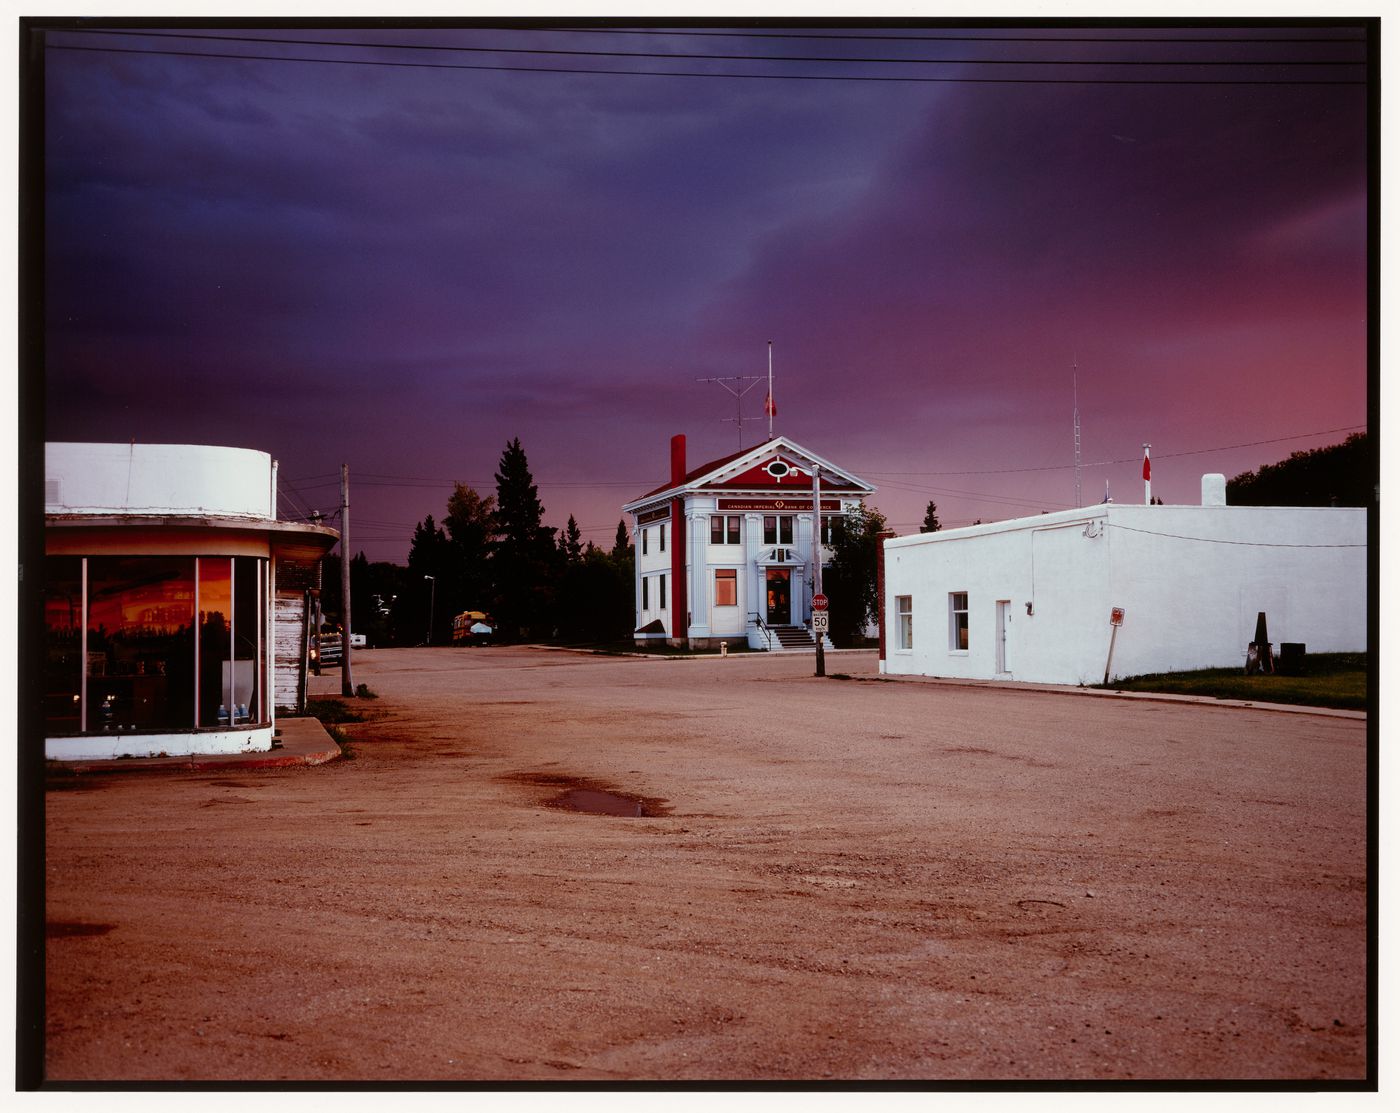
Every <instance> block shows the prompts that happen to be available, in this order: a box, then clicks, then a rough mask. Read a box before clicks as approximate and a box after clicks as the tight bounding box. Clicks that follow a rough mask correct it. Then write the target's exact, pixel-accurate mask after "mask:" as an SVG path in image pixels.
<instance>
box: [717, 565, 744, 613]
mask: <svg viewBox="0 0 1400 1113" xmlns="http://www.w3.org/2000/svg"><path fill="white" fill-rule="evenodd" d="M721 582H724V583H726V584H728V585H730V592H731V594H732V596H733V597H732V598H731V599H729V600H728V601H724V600H722V599H720V591H719V585H720V583H721ZM714 598H715V603H714V605H715V606H716V607H737V606H738V605H739V569H737V568H716V569H715V575H714Z"/></svg>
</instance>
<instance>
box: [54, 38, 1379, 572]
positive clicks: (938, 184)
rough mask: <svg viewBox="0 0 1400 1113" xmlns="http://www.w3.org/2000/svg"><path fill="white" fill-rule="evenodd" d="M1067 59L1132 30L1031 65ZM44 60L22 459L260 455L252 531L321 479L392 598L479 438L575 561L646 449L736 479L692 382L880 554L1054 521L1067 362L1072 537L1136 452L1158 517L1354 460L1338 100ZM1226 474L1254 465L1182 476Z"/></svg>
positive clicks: (531, 58)
mask: <svg viewBox="0 0 1400 1113" xmlns="http://www.w3.org/2000/svg"><path fill="white" fill-rule="evenodd" d="M767 30H768V31H769V32H770V33H771V32H772V31H773V30H775V29H773V28H768V29H767ZM878 30H879V32H880V33H881V34H886V35H888V34H891V33H898V32H892V31H891V29H890V28H887V27H886V28H880V29H878ZM206 33H207V32H206ZM220 33H221V34H224V35H229V36H234V35H237V36H249V35H257V36H262V37H282V38H300V39H322V40H355V41H358V42H375V43H389V42H397V43H418V44H433V45H457V46H482V45H491V46H497V47H500V46H509V47H517V48H533V49H537V50H538V49H546V48H548V49H562V50H591V51H600V50H623V51H647V52H652V53H658V52H667V51H669V52H689V53H696V52H706V53H711V54H713V53H726V54H738V53H746V54H779V53H786V54H800V55H808V56H812V55H822V56H831V55H838V54H839V55H843V56H851V55H858V56H863V57H924V58H954V59H957V58H961V59H964V60H976V59H983V60H985V59H1018V58H1019V59H1026V58H1038V59H1056V60H1085V59H1097V60H1101V61H1102V60H1109V59H1114V60H1120V61H1129V60H1131V61H1137V62H1142V61H1149V60H1164V59H1190V60H1193V61H1206V60H1220V61H1234V62H1237V63H1238V62H1244V61H1259V60H1290V61H1295V62H1301V61H1331V60H1338V59H1345V60H1361V59H1363V58H1364V57H1365V54H1364V48H1363V47H1361V46H1359V45H1356V46H1352V45H1341V46H1339V45H1326V44H1316V43H1289V44H1283V43H1277V42H1275V43H1248V44H1236V45H1227V46H1222V45H1218V44H1212V45H1204V44H1190V43H1187V44H1182V43H1166V42H1147V43H1132V44H1122V43H1120V44H1105V43H1080V44H1073V45H1072V44H1067V43H1060V44H1054V43H1046V42H969V43H954V44H949V43H940V42H930V41H923V42H891V41H883V40H866V41H854V40H852V41H842V40H834V39H817V40H807V41H801V40H791V39H771V38H707V37H674V38H666V37H658V36H635V35H598V34H588V35H585V34H568V33H557V32H543V31H530V32H503V31H489V30H483V29H469V30H461V29H458V30H426V29H417V30H395V31H376V32H370V31H365V30H345V29H341V30H326V29H324V28H322V29H309V28H302V29H294V30H289V29H287V28H277V29H275V30H260V29H258V28H256V27H251V26H245V27H240V28H235V29H226V30H225V31H223V32H220ZM848 33H850V32H848ZM931 33H936V29H930V28H923V29H918V30H911V31H909V32H908V34H910V35H912V34H925V35H927V34H931ZM956 33H957V34H959V35H965V36H966V35H974V34H977V33H978V32H977V31H976V30H974V29H966V28H960V29H958V30H957V31H956ZM984 33H990V34H995V35H1003V36H1005V35H1019V36H1025V35H1028V34H1033V32H1029V31H1026V30H1023V29H1018V28H1014V27H1010V26H999V27H995V28H992V29H990V31H989V32H984ZM1104 34H1108V35H1115V36H1119V37H1124V36H1133V37H1144V36H1150V35H1153V34H1154V33H1153V32H1150V31H1147V30H1144V29H1143V28H1140V27H1136V28H1116V29H1109V30H1107V31H1104V30H1102V29H1096V28H1092V27H1089V28H1084V27H1081V28H1076V29H1074V30H1066V31H1057V32H1044V33H1042V38H1052V37H1065V36H1070V35H1076V36H1082V37H1089V36H1094V35H1104ZM1156 34H1158V35H1160V36H1161V37H1168V36H1173V37H1181V36H1183V35H1195V36H1204V37H1212V38H1219V37H1222V36H1239V35H1242V34H1248V35H1249V36H1251V37H1254V38H1263V37H1290V38H1298V37H1331V38H1350V39H1356V38H1359V37H1360V36H1361V35H1362V34H1363V29H1361V28H1345V27H1332V28H1325V29H1306V28H1305V29H1299V28H1291V29H1279V30H1273V31H1269V30H1260V29H1258V28H1255V29H1252V30H1250V31H1248V32H1241V31H1238V30H1231V29H1228V28H1223V27H1205V28H1202V29H1199V30H1194V31H1191V30H1187V31H1183V30H1181V29H1175V30H1172V31H1169V32H1160V33H1156ZM65 44H66V45H73V46H78V45H81V46H103V47H108V48H116V49H122V50H131V49H159V50H186V51H203V52H222V53H234V52H237V53H245V54H247V53H253V52H255V51H256V52H258V53H261V54H281V55H294V56H297V57H323V58H354V59H360V60H367V59H375V60H380V61H400V62H402V61H412V62H420V63H421V62H432V63H436V64H446V65H509V66H572V67H586V68H595V69H602V68H613V69H617V68H628V67H631V68H642V69H661V68H671V69H682V70H687V71H690V72H700V71H709V72H719V71H722V70H727V71H728V72H746V73H758V72H766V73H778V72H781V73H785V74H797V73H803V74H814V73H840V74H843V75H848V76H874V75H878V76H882V77H890V76H913V75H918V76H924V77H927V76H940V77H961V78H965V79H966V78H979V79H980V78H987V77H996V78H1009V77H1015V78H1020V79H1024V78H1053V79H1057V80H1058V81H1060V82H1064V81H1065V80H1066V79H1069V78H1080V79H1083V78H1096V79H1100V78H1115V79H1119V80H1122V79H1133V80H1143V79H1146V78H1158V79H1162V78H1165V79H1172V80H1179V79H1181V78H1183V77H1194V78H1201V77H1204V78H1206V79H1209V80H1213V81H1238V80H1253V81H1259V80H1265V79H1270V78H1274V79H1276V78H1287V79H1291V80H1295V81H1322V80H1337V79H1341V80H1352V81H1364V80H1365V77H1366V70H1365V67H1364V66H1345V67H1342V66H1337V67H1331V66H1306V67H1305V66H1301V65H1298V66H1291V67H1259V66H1243V65H1233V66H1224V67H1220V66H1217V67H1198V68H1193V69H1189V70H1188V69H1184V68H1175V67H1155V66H1154V67H1142V66H1133V67H1126V66H1125V67H1107V66H1097V67H1093V68H1085V67H1078V66H1075V67H1070V66H1054V67H1051V66H1039V67H1025V66H989V65H978V64H974V63H973V62H972V61H965V63H964V64H963V65H960V66H948V65H945V66H912V65H908V66H905V65H900V66H890V65H882V64H877V63H873V62H867V63H858V64H842V65H840V66H833V65H831V64H829V63H823V62H803V63H798V62H791V63H771V62H769V63H753V62H738V63H733V62H731V63H721V62H714V61H708V60H695V59H687V60H683V61H682V60H667V61H660V60H657V59H635V60H630V61H623V60H619V59H616V58H602V57H580V56H550V55H539V54H535V55H503V54H472V53H461V54H445V53H436V52H431V53H430V52H395V51H365V50H359V49H349V48H342V47H328V46H311V45H286V46H281V47H268V46H265V45H264V46H259V45H257V44H249V43H242V42H239V43H218V42H209V41H200V40H179V39H165V40H155V39H151V38H130V37H123V38H117V37H105V36H103V37H99V36H93V35H77V34H62V33H57V32H55V33H53V34H52V35H51V36H50V45H51V47H53V46H59V45H65ZM46 61H47V101H46V108H47V160H48V196H47V204H48V213H47V216H48V227H47V256H46V264H47V297H48V301H47V314H48V334H47V366H46V368H45V371H46V376H47V387H48V428H47V431H46V435H47V437H48V439H50V440H110V441H125V440H129V439H132V438H135V439H136V440H138V441H147V442H162V441H164V442H196V443H210V444H227V445H239V446H246V447H252V448H259V449H263V450H265V451H268V452H270V453H271V454H272V455H273V456H275V457H276V458H278V459H279V460H280V461H281V469H280V473H281V476H282V478H283V481H284V482H283V493H284V500H283V505H282V508H281V509H282V512H283V513H284V515H288V516H292V515H296V514H299V513H302V512H304V511H305V509H306V508H308V507H313V508H320V509H326V510H329V509H333V508H334V506H335V504H336V502H337V498H338V489H337V474H338V469H339V465H340V464H341V463H342V462H345V463H348V464H349V465H350V471H351V477H352V484H353V490H352V510H353V512H352V528H353V536H352V542H351V543H352V548H353V549H354V550H355V551H359V550H361V549H363V550H364V551H365V552H366V554H367V555H368V556H369V557H370V558H371V559H375V560H402V559H403V558H404V557H405V555H406V553H407V548H408V538H409V536H410V535H411V533H412V529H413V525H414V523H415V522H416V521H418V520H419V519H421V518H422V517H423V516H424V515H426V514H432V515H434V516H435V517H437V518H440V517H441V515H442V513H443V510H444V507H445V504H446V500H447V496H448V494H449V492H450V489H451V481H452V480H454V479H459V480H462V481H465V482H469V483H471V484H472V485H474V486H476V487H478V489H480V490H482V491H483V492H485V493H489V492H491V491H493V490H494V482H493V479H492V475H493V473H494V471H495V468H496V464H497V461H498V459H499V457H500V453H501V449H502V448H503V447H504V445H505V443H506V442H507V441H508V440H509V439H511V438H512V437H517V436H518V437H519V438H520V439H521V442H522V444H523V446H524V448H525V450H526V453H527V454H528V457H529V460H530V465H531V468H532V470H533V472H534V475H535V478H536V480H537V481H538V483H539V486H540V494H541V498H542V500H543V502H544V504H545V507H546V521H547V523H548V524H551V525H556V526H562V525H563V523H564V521H565V520H566V519H567V517H568V516H569V514H571V513H572V514H574V515H575V516H576V517H577V519H578V521H579V523H580V524H581V525H582V526H583V528H584V536H585V538H588V539H591V540H593V541H595V542H597V543H599V544H602V545H610V544H611V541H612V537H613V533H614V530H615V528H616V525H617V521H618V519H619V517H620V516H621V512H620V506H621V504H622V503H623V502H624V501H626V500H628V499H630V498H633V497H635V496H637V495H639V494H641V493H643V492H645V491H647V490H650V489H651V488H653V487H655V486H656V485H657V484H658V483H660V482H662V481H664V480H665V478H666V475H667V472H668V467H669V457H668V441H669V438H670V436H671V434H673V433H685V434H686V436H687V439H688V442H689V457H690V462H691V464H692V465H694V464H696V463H700V462H702V461H704V460H706V459H710V458H712V457H717V456H721V455H724V454H727V453H729V452H732V451H733V450H734V449H736V448H737V447H739V445H740V437H739V432H738V430H737V429H736V426H735V424H734V422H733V421H732V420H730V421H728V422H726V420H725V419H726V418H730V419H732V418H733V416H734V412H735V406H734V400H733V398H732V397H731V396H730V395H729V394H728V393H726V392H725V391H724V390H723V389H722V388H721V387H719V386H717V385H713V384H703V383H699V382H697V381H696V380H697V379H699V378H702V377H712V376H735V375H763V374H765V373H766V369H767V362H766V360H767V356H766V353H767V349H766V342H767V341H768V340H770V339H771V340H772V341H773V344H774V348H773V352H774V380H775V388H776V389H775V395H776V399H777V404H778V409H779V416H778V418H777V421H776V423H775V426H776V428H775V431H776V432H779V433H783V434H786V435H788V436H789V437H791V438H793V439H795V440H796V441H798V442H799V443H801V444H804V445H806V446H807V447H809V448H811V449H812V450H813V451H815V452H817V453H818V454H820V455H822V456H825V457H826V458H828V459H830V460H832V461H833V462H835V463H837V464H839V465H841V466H843V467H846V468H848V469H849V470H851V471H854V472H855V473H856V474H858V475H860V476H861V477H863V478H865V479H867V480H869V481H871V482H873V483H874V484H875V485H876V486H878V487H879V488H880V490H879V492H878V493H877V495H876V496H875V498H874V500H873V501H874V504H875V505H876V506H877V507H879V508H880V509H881V510H882V511H884V512H885V513H886V515H887V516H888V517H889V519H890V521H891V523H892V525H893V526H894V527H895V528H896V529H897V530H899V531H900V532H912V531H913V530H915V529H916V528H917V525H918V522H919V520H920V519H921V518H922V516H923V509H924V506H925V504H926V503H927V502H928V500H929V499H930V498H931V499H934V500H935V501H936V502H937V503H938V507H939V513H940V516H941V517H942V519H943V522H944V524H945V525H947V526H954V525H960V524H966V523H968V522H971V521H973V520H974V519H977V518H981V519H983V520H993V519H996V518H1005V517H1013V516H1019V515H1021V514H1033V513H1037V512H1039V511H1041V510H1054V509H1060V508H1064V507H1068V506H1072V505H1073V504H1074V470H1073V467H1072V465H1073V461H1074V454H1073V425H1072V419H1073V397H1072V390H1071V374H1072V370H1073V365H1074V363H1075V361H1076V360H1077V362H1078V368H1079V370H1078V382H1079V410H1080V416H1081V424H1082V430H1083V461H1084V463H1085V464H1086V465H1088V466H1086V467H1084V469H1083V472H1082V481H1083V486H1082V490H1083V500H1084V501H1085V502H1089V503H1093V502H1097V501H1098V500H1099V499H1100V498H1101V497H1102V496H1103V491H1104V484H1105V481H1107V482H1108V483H1109V484H1110V486H1111V490H1112V493H1113V496H1114V497H1115V499H1116V500H1118V501H1120V502H1122V501H1140V500H1141V498H1142V494H1143V490H1142V482H1141V478H1140V463H1139V461H1140V459H1141V452H1142V449H1141V446H1142V443H1143V442H1144V441H1150V442H1151V444H1152V446H1153V448H1152V452H1153V458H1154V467H1153V493H1154V494H1157V495H1160V496H1161V497H1163V498H1164V499H1166V501H1168V502H1195V501H1198V499H1199V481H1200V475H1201V473H1202V472H1206V471H1221V472H1224V473H1225V474H1226V475H1234V474H1236V473H1237V472H1239V471H1242V470H1245V469H1247V468H1254V467H1257V466H1258V465H1259V464H1261V463H1267V462H1271V461H1274V460H1277V459H1280V458H1282V457H1284V456H1286V455H1287V454H1288V453H1290V452H1292V451H1296V450H1298V449H1303V448H1311V447H1316V446H1318V445H1322V444H1329V443H1333V442H1335V441H1338V440H1341V439H1342V437H1344V436H1345V435H1346V431H1348V430H1351V429H1354V428H1360V427H1363V426H1364V425H1365V423H1366V420H1367V380H1366V354H1367V352H1366V324H1367V322H1366V291H1367V285H1366V282H1367V279H1366V248H1367V242H1368V239H1367V228H1366V186H1367V182H1366V170H1367V153H1368V152H1367V134H1366V108H1367V90H1366V88H1365V87H1364V85H1360V84H1350V85H1348V84H1331V85H1316V84H1315V85H1304V84H1266V85H1251V86H1246V85H1224V84H1194V85H1167V86H1163V85H1129V84H1116V85H1105V84H1092V85H1091V84H1065V83H1056V84H1044V83H1041V84H1008V83H983V82H982V81H963V82H956V83H953V82H950V83H936V84H935V83H923V84H916V83H900V82H857V81H843V82H827V81H790V80H784V81H769V80H718V79H701V78H687V77H653V76H593V75H580V74H555V73H522V72H490V71H472V70H448V69H415V68H393V67H385V66H342V65H324V64H313V63H305V62H291V61H283V62H267V61H241V60H229V59H217V58H208V57H158V56H152V55H146V54H130V53H113V52H105V51H104V52H78V51H69V50H59V49H50V50H49V52H48V54H47V59H46ZM763 389H764V388H763V387H762V386H759V387H757V388H756V389H754V390H752V391H751V392H750V393H749V394H748V395H747V396H746V397H745V398H744V405H745V408H744V416H745V417H746V418H750V419H752V420H751V421H745V423H744V425H743V443H744V444H746V445H751V444H754V443H757V442H758V440H760V439H762V437H763V436H764V435H765V434H766V425H765V424H764V423H763V422H762V421H761V420H760V417H761V414H762V403H763ZM1299 434H1308V435H1305V436H1301V435H1299ZM1284 438H1288V439H1284ZM1252 442H1271V443H1260V444H1255V445H1254V446H1253V447H1248V448H1234V449H1228V450H1227V449H1225V448H1224V446H1231V445H1241V444H1248V443H1252ZM1202 450H1211V451H1202ZM1103 461H1126V462H1117V463H1112V464H1108V465H1103V463H1102V462H1103ZM386 477H392V478H386Z"/></svg>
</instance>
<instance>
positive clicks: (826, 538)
mask: <svg viewBox="0 0 1400 1113" xmlns="http://www.w3.org/2000/svg"><path fill="white" fill-rule="evenodd" d="M836 522H837V518H836V516H835V515H829V516H826V517H823V518H822V544H823V545H828V546H829V545H832V544H834V542H833V541H832V537H831V535H832V531H833V530H835V528H836Z"/></svg>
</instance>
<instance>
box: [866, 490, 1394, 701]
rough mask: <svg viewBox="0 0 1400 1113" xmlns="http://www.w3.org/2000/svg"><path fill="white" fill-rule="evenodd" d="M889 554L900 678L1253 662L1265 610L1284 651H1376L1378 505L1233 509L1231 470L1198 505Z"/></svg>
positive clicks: (886, 663) (964, 537)
mask: <svg viewBox="0 0 1400 1113" xmlns="http://www.w3.org/2000/svg"><path fill="white" fill-rule="evenodd" d="M883 561H884V564H883V587H882V593H881V598H882V618H883V620H884V621H883V630H882V642H881V646H882V648H881V655H880V656H881V663H880V668H881V671H882V672H886V673H891V674H906V675H909V674H913V675H925V676H945V677H967V678H982V679H991V678H996V677H1001V678H1005V679H1008V680H1012V679H1014V680H1023V681H1033V682H1039V683H1049V684H1097V683H1102V682H1103V680H1104V673H1105V670H1106V669H1107V670H1108V672H1109V674H1110V676H1111V677H1126V676H1136V675H1141V674H1143V673H1154V672H1167V671H1178V670H1185V669H1196V668H1224V667H1231V666H1235V665H1239V666H1243V664H1244V661H1245V653H1246V649H1247V647H1248V645H1249V643H1250V642H1251V641H1253V639H1254V630H1255V623H1256V621H1257V618H1258V615H1259V612H1261V611H1262V612H1264V613H1265V614H1266V615H1267V621H1268V633H1269V640H1270V641H1271V642H1272V643H1273V645H1274V647H1275V651H1277V648H1278V646H1279V645H1280V644H1281V643H1283V642H1300V643H1303V644H1304V645H1306V647H1307V652H1309V653H1318V652H1324V653H1325V652H1350V651H1363V650H1365V649H1366V647H1367V598H1366V511H1365V510H1364V509H1361V508H1347V507H1271V506H1227V505H1225V478H1224V476H1221V475H1210V476H1206V477H1204V479H1203V480H1202V505H1200V506H1127V505H1117V504H1106V505H1099V506H1095V507H1088V508H1083V509H1079V510H1065V511H1060V512H1058V513H1054V514H1044V515H1040V516H1039V517H1034V518H1017V519H1013V520H1010V521H1004V522H990V523H987V524H985V525H978V526H970V527H967V528H965V529H956V530H948V531H945V532H940V533H928V534H919V535H915V536H911V537H895V538H889V539H887V540H886V541H885V543H884V549H883ZM1115 608H1117V609H1120V610H1121V611H1122V614H1121V616H1120V617H1121V624H1120V625H1119V626H1118V627H1117V634H1116V637H1115V636H1113V629H1114V627H1113V625H1112V624H1111V620H1112V616H1113V612H1114V610H1115ZM1110 644H1112V663H1111V665H1110V663H1109V650H1110Z"/></svg>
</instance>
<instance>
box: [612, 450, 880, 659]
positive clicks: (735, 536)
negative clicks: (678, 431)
mask: <svg viewBox="0 0 1400 1113" xmlns="http://www.w3.org/2000/svg"><path fill="white" fill-rule="evenodd" d="M816 484H819V488H818V487H817V486H816ZM874 492H875V488H874V487H872V486H871V485H870V484H868V483H866V482H865V481H864V480H862V479H860V478H859V477H857V476H855V475H852V474H851V473H850V472H848V471H846V470H845V469H843V468H840V467H838V466H836V465H835V464H833V463H831V462H830V461H829V460H824V459H822V458H821V457H820V456H818V455H816V454H815V453H813V452H809V451H808V450H807V449H805V448H803V447H802V446H801V445H798V444H795V443H794V442H792V441H790V440H788V439H787V438H786V437H774V438H772V439H771V440H768V441H766V442H765V443H763V444H760V445H757V446H755V447H753V448H746V449H743V450H741V451H739V452H735V453H732V454H731V455H729V456H725V457H722V458H721V459H718V460H711V461H710V462H709V463H706V464H702V465H700V466H699V467H698V468H693V469H688V468H687V466H686V459H685V437H684V436H683V435H678V436H675V437H672V438H671V478H670V481H669V482H668V483H665V484H663V485H662V486H660V487H658V488H656V490H654V491H650V492H648V493H647V494H645V495H643V496H641V497H640V498H638V499H634V500H633V501H631V502H629V503H627V504H626V505H625V506H623V508H622V509H623V511H624V512H626V513H628V514H630V515H631V516H632V541H633V545H634V546H635V548H634V553H635V556H636V562H635V563H636V625H635V630H636V634H635V640H636V641H637V643H638V644H639V645H645V644H647V643H649V642H653V641H665V642H667V643H669V644H671V645H674V646H689V647H690V648H695V649H704V648H715V647H717V646H719V645H720V644H730V645H738V644H741V643H745V642H746V643H747V644H748V645H749V646H750V647H751V648H753V649H769V650H777V649H781V648H784V647H789V648H800V647H802V646H804V645H805V647H806V648H808V649H812V648H814V646H815V643H814V642H813V640H812V635H811V632H810V622H811V611H812V586H813V579H814V574H815V569H814V564H813V561H814V559H816V558H817V555H818V554H822V559H824V560H825V559H829V554H826V553H825V546H826V545H827V544H829V543H830V541H831V528H832V524H833V523H834V522H835V521H836V520H837V519H838V518H840V517H841V516H842V515H843V514H844V513H845V512H846V510H847V509H848V508H850V507H853V506H855V505H857V504H859V503H860V502H861V501H862V500H864V499H866V498H868V497H869V496H870V495H872V494H874ZM814 499H815V500H816V501H818V502H819V504H820V506H819V509H818V510H814V507H813V502H814Z"/></svg>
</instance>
